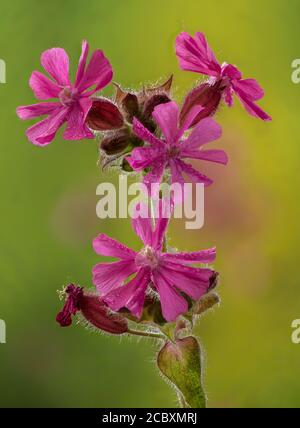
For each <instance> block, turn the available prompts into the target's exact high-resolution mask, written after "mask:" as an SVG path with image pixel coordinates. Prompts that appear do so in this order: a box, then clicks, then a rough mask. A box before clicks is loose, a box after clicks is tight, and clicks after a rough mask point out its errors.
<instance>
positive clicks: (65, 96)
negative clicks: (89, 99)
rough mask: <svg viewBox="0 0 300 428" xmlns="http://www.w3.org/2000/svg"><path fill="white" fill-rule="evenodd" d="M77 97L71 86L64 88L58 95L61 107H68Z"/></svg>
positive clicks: (75, 90) (76, 92) (76, 91)
mask: <svg viewBox="0 0 300 428" xmlns="http://www.w3.org/2000/svg"><path fill="white" fill-rule="evenodd" d="M77 96H78V90H77V89H76V88H72V87H71V86H65V87H64V88H63V89H62V90H61V91H60V93H59V99H60V102H61V103H62V105H64V106H69V105H71V104H73V103H74V101H76V99H77Z"/></svg>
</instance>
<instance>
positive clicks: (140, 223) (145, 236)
mask: <svg viewBox="0 0 300 428" xmlns="http://www.w3.org/2000/svg"><path fill="white" fill-rule="evenodd" d="M139 207H140V204H138V205H137V206H136V208H137V209H139ZM145 212H146V209H145ZM131 224H132V228H133V230H134V231H135V233H136V235H137V236H138V237H139V238H140V239H141V241H142V242H143V243H144V245H145V246H146V245H150V246H151V244H152V234H153V227H152V221H151V218H150V216H148V217H146V218H144V217H142V216H137V217H136V218H133V219H132V220H131Z"/></svg>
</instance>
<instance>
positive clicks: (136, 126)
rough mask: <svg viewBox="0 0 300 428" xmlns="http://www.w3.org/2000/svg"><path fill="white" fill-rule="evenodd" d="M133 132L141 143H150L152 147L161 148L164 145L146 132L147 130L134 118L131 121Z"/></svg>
mask: <svg viewBox="0 0 300 428" xmlns="http://www.w3.org/2000/svg"><path fill="white" fill-rule="evenodd" d="M132 130H133V132H134V133H135V135H136V136H137V137H139V138H140V139H141V140H142V141H145V142H147V143H150V144H151V145H153V146H156V147H161V146H162V145H163V144H164V143H163V142H162V141H161V140H159V139H158V138H157V137H156V136H155V135H154V134H152V133H151V132H150V131H148V129H147V128H145V126H144V125H143V124H142V123H141V122H140V121H139V120H138V119H136V118H134V119H133V128H132Z"/></svg>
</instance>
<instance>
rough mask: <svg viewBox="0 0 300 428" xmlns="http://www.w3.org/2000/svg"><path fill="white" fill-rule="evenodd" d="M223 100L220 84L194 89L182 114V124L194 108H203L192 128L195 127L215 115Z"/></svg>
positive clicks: (204, 85)
mask: <svg viewBox="0 0 300 428" xmlns="http://www.w3.org/2000/svg"><path fill="white" fill-rule="evenodd" d="M221 98H222V90H221V89H220V87H219V84H218V83H216V84H213V85H211V84H209V83H202V84H201V85H200V86H198V87H197V88H195V89H192V90H191V91H190V92H189V93H188V94H187V96H186V98H185V100H184V103H183V106H182V109H181V112H180V119H179V120H180V124H181V125H182V123H183V122H184V120H185V119H186V116H187V115H188V113H189V112H190V110H191V109H192V108H193V107H194V106H202V107H203V110H201V112H200V113H199V114H198V115H197V116H196V118H195V119H194V121H193V123H192V124H191V127H193V126H195V125H196V124H197V123H198V122H199V121H200V120H202V119H204V118H205V117H208V116H212V115H214V114H215V112H216V110H217V108H218V107H219V104H220V102H221Z"/></svg>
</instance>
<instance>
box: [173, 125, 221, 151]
mask: <svg viewBox="0 0 300 428" xmlns="http://www.w3.org/2000/svg"><path fill="white" fill-rule="evenodd" d="M221 135H222V128H221V126H220V125H219V124H218V123H217V122H215V121H214V120H213V119H212V118H211V117H206V118H205V119H203V120H201V121H200V122H199V123H198V124H197V125H196V126H195V128H194V129H193V130H192V132H191V134H190V135H189V136H188V138H187V139H186V140H185V141H184V142H183V143H182V144H181V148H182V151H183V150H184V149H188V150H193V149H198V148H199V147H201V146H203V145H204V144H207V143H210V142H211V141H215V140H217V139H218V138H220V137H221Z"/></svg>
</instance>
